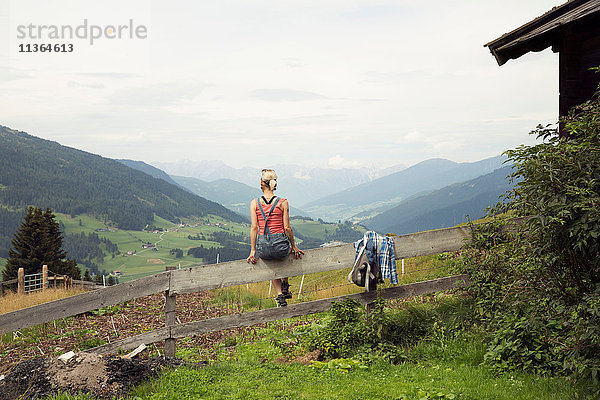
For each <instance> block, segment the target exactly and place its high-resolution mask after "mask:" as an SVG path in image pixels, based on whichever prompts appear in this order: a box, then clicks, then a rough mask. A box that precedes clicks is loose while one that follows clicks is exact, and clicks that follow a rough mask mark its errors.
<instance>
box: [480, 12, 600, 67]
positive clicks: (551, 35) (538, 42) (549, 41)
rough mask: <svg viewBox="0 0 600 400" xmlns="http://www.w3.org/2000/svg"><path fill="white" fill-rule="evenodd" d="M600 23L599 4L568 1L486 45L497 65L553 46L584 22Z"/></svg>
mask: <svg viewBox="0 0 600 400" xmlns="http://www.w3.org/2000/svg"><path fill="white" fill-rule="evenodd" d="M590 19H599V20H600V0H569V1H567V2H566V3H564V4H562V5H560V6H557V7H554V8H552V10H550V11H548V12H546V13H545V14H543V15H541V16H539V17H537V18H536V19H534V20H532V21H530V22H528V23H526V24H525V25H523V26H521V27H519V28H517V29H515V30H514V31H512V32H509V33H505V34H504V35H502V36H501V37H499V38H498V39H495V40H493V41H491V42H489V43H487V44H486V45H485V47H488V48H489V49H490V51H491V52H492V54H493V55H494V57H496V61H498V65H502V64H504V63H506V62H507V61H508V60H510V59H516V58H519V57H521V56H522V55H523V54H525V53H528V52H530V51H541V50H544V49H546V48H548V47H550V46H552V45H553V44H554V43H555V41H556V40H557V37H558V36H560V35H561V34H562V33H563V32H564V31H565V29H566V28H567V26H568V25H571V24H573V23H575V22H578V21H582V20H590Z"/></svg>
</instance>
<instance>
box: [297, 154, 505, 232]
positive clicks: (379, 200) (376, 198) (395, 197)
mask: <svg viewBox="0 0 600 400" xmlns="http://www.w3.org/2000/svg"><path fill="white" fill-rule="evenodd" d="M505 160H506V158H505V157H503V156H497V157H492V158H487V159H485V160H481V161H477V162H472V163H456V162H454V161H450V160H445V159H439V158H435V159H429V160H425V161H423V162H420V163H418V164H416V165H413V166H411V167H410V168H406V169H404V170H402V171H399V172H395V173H392V174H389V175H387V176H384V177H382V178H379V179H375V180H373V181H370V182H365V183H363V184H360V185H357V186H354V187H351V188H349V189H346V190H343V191H340V192H337V193H334V194H331V195H328V196H323V197H320V198H319V199H317V200H316V201H313V202H310V203H308V204H305V205H303V206H302V209H303V210H305V211H306V212H308V213H310V214H312V215H316V216H318V217H320V218H323V219H325V220H328V221H335V220H346V219H351V220H354V221H359V220H362V219H366V218H368V217H370V216H374V215H376V214H378V213H380V212H382V211H384V210H386V209H389V208H392V207H393V206H395V205H397V204H399V203H400V202H401V201H404V200H406V199H408V198H410V197H412V196H415V195H417V194H425V193H427V192H429V191H432V190H437V189H441V188H443V187H445V186H448V185H451V184H454V183H459V182H464V181H467V180H469V179H473V178H476V177H478V176H480V175H484V174H487V173H490V172H492V171H494V170H496V169H498V168H500V167H502V165H503V163H504V162H505Z"/></svg>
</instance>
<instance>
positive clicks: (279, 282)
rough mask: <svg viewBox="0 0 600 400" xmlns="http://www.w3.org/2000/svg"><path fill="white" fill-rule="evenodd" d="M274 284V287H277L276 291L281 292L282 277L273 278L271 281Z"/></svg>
mask: <svg viewBox="0 0 600 400" xmlns="http://www.w3.org/2000/svg"><path fill="white" fill-rule="evenodd" d="M271 283H272V284H273V288H274V289H275V293H277V294H281V279H273V280H272V281H271Z"/></svg>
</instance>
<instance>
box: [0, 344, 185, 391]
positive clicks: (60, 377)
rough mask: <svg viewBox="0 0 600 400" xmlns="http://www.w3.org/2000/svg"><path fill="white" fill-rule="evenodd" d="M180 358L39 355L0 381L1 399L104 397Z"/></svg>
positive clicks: (147, 376)
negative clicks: (58, 394)
mask: <svg viewBox="0 0 600 400" xmlns="http://www.w3.org/2000/svg"><path fill="white" fill-rule="evenodd" d="M178 365H182V361H181V360H177V359H165V358H163V357H157V358H150V359H146V360H137V359H126V358H121V357H101V356H99V355H97V354H89V353H78V354H77V355H75V356H74V357H73V358H71V359H70V360H69V361H67V362H64V361H62V360H59V359H56V358H55V359H47V358H45V359H42V358H37V359H33V360H27V361H24V362H22V363H20V364H18V365H17V366H16V367H15V368H13V370H12V371H11V373H10V374H8V375H7V376H5V377H4V379H2V380H1V381H0V399H3V400H13V399H15V400H16V399H39V398H42V397H44V396H47V395H50V394H52V393H56V392H69V393H78V392H82V393H88V394H91V395H95V396H98V397H99V398H101V399H111V398H114V397H120V396H123V395H125V394H126V393H127V392H128V391H129V390H130V389H131V388H132V387H133V386H135V385H138V384H140V383H141V382H142V381H144V380H146V379H148V378H151V377H154V376H156V375H157V374H158V372H159V371H160V370H161V369H162V368H163V367H166V366H178Z"/></svg>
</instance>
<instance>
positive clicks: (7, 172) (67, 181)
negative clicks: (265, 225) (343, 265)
mask: <svg viewBox="0 0 600 400" xmlns="http://www.w3.org/2000/svg"><path fill="white" fill-rule="evenodd" d="M0 148H1V149H2V157H0V226H1V227H2V228H1V229H0V256H2V255H5V254H6V250H7V248H8V244H9V243H10V236H11V235H12V233H13V232H14V231H15V230H16V228H17V227H18V224H19V222H20V220H21V219H22V217H23V214H24V210H25V208H26V207H27V206H29V205H35V206H38V207H42V208H46V207H49V208H51V209H52V210H54V211H57V212H62V213H65V214H70V215H79V214H82V213H88V214H91V215H94V216H96V217H98V218H99V219H101V220H103V221H105V222H106V223H107V224H112V225H114V226H116V227H118V228H122V229H141V228H143V227H144V226H145V225H151V224H152V223H153V221H154V215H155V214H156V215H158V216H160V217H162V218H164V219H167V220H170V221H176V220H178V218H181V217H188V216H203V215H206V214H213V215H218V216H221V217H223V218H225V219H227V220H230V221H234V222H244V221H247V218H246V217H243V216H240V215H239V214H237V213H235V212H233V211H231V210H229V209H227V208H225V207H223V206H222V205H220V204H218V203H216V202H213V201H210V200H207V199H205V198H202V197H199V196H196V195H194V194H192V193H190V192H188V191H187V190H184V189H182V188H180V187H178V186H176V185H173V184H170V183H168V182H167V181H165V180H163V179H157V178H153V177H152V176H150V175H148V174H146V173H143V172H141V171H138V170H136V169H133V168H129V167H127V166H126V165H124V164H122V163H121V162H118V161H115V160H112V159H109V158H104V157H101V156H98V155H95V154H91V153H87V152H84V151H81V150H77V149H74V148H70V147H66V146H62V145H60V144H59V143H57V142H53V141H49V140H44V139H40V138H37V137H35V136H31V135H29V134H27V133H25V132H20V131H16V130H13V129H10V128H7V127H5V126H0ZM15 225H16V226H15Z"/></svg>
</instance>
